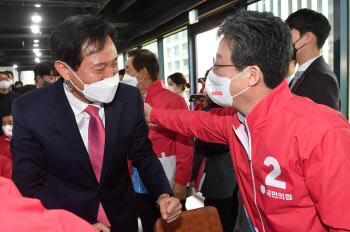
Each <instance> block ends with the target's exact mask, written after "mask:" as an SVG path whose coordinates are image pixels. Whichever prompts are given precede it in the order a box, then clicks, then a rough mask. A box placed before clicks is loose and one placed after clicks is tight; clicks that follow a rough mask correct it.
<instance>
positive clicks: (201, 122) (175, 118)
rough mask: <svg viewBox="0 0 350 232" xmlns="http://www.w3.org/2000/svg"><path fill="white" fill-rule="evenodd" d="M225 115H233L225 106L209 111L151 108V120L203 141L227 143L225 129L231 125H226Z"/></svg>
mask: <svg viewBox="0 0 350 232" xmlns="http://www.w3.org/2000/svg"><path fill="white" fill-rule="evenodd" d="M227 116H228V117H233V111H231V110H228V109H227V107H222V108H220V109H213V110H211V111H210V112H203V111H188V110H164V109H153V110H152V111H151V122H152V123H155V124H157V125H158V126H162V127H165V128H167V129H169V130H172V131H176V132H178V133H181V134H184V135H189V136H195V137H197V138H198V139H200V140H203V141H205V142H212V143H221V144H228V136H227V129H228V127H231V128H232V125H227V123H226V120H227Z"/></svg>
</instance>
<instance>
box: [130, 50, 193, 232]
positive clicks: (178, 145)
mask: <svg viewBox="0 0 350 232" xmlns="http://www.w3.org/2000/svg"><path fill="white" fill-rule="evenodd" d="M128 57H129V58H128V60H127V61H126V63H125V76H124V80H130V82H128V83H131V84H132V83H133V85H134V86H135V87H137V88H138V89H139V90H140V92H141V95H142V98H143V100H144V102H146V103H149V104H150V105H152V106H154V107H157V108H161V109H187V106H186V103H185V101H184V99H183V98H182V97H181V96H179V95H178V94H176V93H173V92H171V91H169V90H167V89H166V87H165V86H164V85H162V83H161V81H160V80H159V78H158V77H159V62H158V59H157V57H156V56H155V55H154V54H153V53H152V52H151V51H149V50H146V49H139V50H132V51H130V52H129V53H128ZM132 80H134V81H132ZM148 128H149V135H148V138H149V139H150V140H151V142H152V148H153V150H154V152H155V153H156V154H157V157H158V159H159V160H160V162H161V163H162V165H163V169H164V171H165V173H166V175H167V178H168V181H169V183H170V186H172V189H173V192H174V195H175V197H176V198H178V199H179V200H181V204H182V205H183V210H184V209H186V208H185V199H186V185H187V183H188V182H189V181H190V178H191V170H192V161H193V137H192V136H184V135H182V134H179V133H174V132H172V131H170V130H167V129H162V128H159V127H158V126H157V125H155V124H151V123H149V124H148ZM132 175H133V184H134V190H135V192H136V199H137V207H138V212H139V215H140V218H141V222H142V228H143V231H144V232H151V231H154V223H155V221H156V220H157V219H158V218H159V217H160V215H159V210H158V209H157V205H156V204H155V203H154V201H153V200H152V197H151V196H150V195H149V194H148V188H145V186H144V185H143V180H144V179H143V178H142V177H140V176H139V169H138V168H137V167H135V165H133V168H132Z"/></svg>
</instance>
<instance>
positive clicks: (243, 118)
mask: <svg viewBox="0 0 350 232" xmlns="http://www.w3.org/2000/svg"><path fill="white" fill-rule="evenodd" d="M237 115H238V119H239V121H240V122H241V123H243V124H244V125H245V117H244V116H243V114H241V113H240V112H239V111H238V112H237Z"/></svg>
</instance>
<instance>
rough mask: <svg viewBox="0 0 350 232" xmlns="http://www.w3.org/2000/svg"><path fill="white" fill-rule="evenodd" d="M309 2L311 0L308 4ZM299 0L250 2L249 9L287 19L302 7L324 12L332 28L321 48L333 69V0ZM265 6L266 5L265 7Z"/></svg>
mask: <svg viewBox="0 0 350 232" xmlns="http://www.w3.org/2000/svg"><path fill="white" fill-rule="evenodd" d="M308 2H310V3H311V4H310V3H309V4H308ZM297 3H298V1H297V0H261V1H259V2H256V3H253V4H250V5H249V6H248V10H252V11H260V12H262V11H269V12H272V13H273V14H274V15H275V16H278V17H280V18H281V19H283V20H286V19H287V18H288V16H289V15H290V14H291V13H293V12H295V11H297V10H299V9H302V8H308V9H311V10H314V11H317V12H319V13H322V14H323V15H324V16H325V17H326V18H327V19H328V21H329V23H330V24H331V27H332V30H331V32H330V33H329V36H328V39H327V40H326V42H325V44H324V46H323V48H322V49H321V54H322V55H323V57H324V59H325V60H326V62H327V63H328V64H329V66H330V67H331V68H332V69H333V62H334V47H333V39H334V33H333V26H334V24H333V0H312V1H306V0H305V1H304V0H302V1H301V5H298V4H297ZM264 6H265V7H264Z"/></svg>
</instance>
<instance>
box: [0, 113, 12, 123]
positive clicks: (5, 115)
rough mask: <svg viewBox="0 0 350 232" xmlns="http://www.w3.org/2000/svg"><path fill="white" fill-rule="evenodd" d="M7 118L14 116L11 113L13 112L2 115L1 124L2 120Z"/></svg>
mask: <svg viewBox="0 0 350 232" xmlns="http://www.w3.org/2000/svg"><path fill="white" fill-rule="evenodd" d="M7 116H12V113H11V112H7V113H4V114H2V115H1V122H2V119H3V118H4V117H7Z"/></svg>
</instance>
